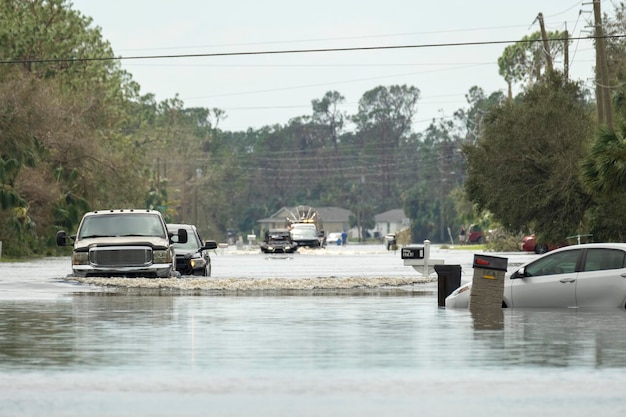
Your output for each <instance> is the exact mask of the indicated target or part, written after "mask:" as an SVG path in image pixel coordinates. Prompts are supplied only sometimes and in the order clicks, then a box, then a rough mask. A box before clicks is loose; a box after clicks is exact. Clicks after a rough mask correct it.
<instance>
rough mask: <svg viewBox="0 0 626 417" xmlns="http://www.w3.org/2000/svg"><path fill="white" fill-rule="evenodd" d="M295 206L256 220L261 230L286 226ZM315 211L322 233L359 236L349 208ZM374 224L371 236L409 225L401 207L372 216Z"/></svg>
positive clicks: (382, 234)
mask: <svg viewBox="0 0 626 417" xmlns="http://www.w3.org/2000/svg"><path fill="white" fill-rule="evenodd" d="M294 208H295V207H283V208H281V209H280V210H278V211H277V212H275V213H274V214H272V215H271V216H270V217H266V218H264V219H261V220H258V221H257V223H259V225H260V226H261V230H262V231H264V230H269V229H282V228H285V227H286V226H287V224H286V220H287V217H289V213H290V212H291V210H293V209H294ZM316 209H317V212H318V214H319V216H320V219H321V221H322V226H323V229H322V230H324V233H325V234H326V235H328V234H329V233H334V232H343V231H344V230H345V231H346V232H348V235H349V236H350V237H352V238H357V237H358V236H359V233H358V231H357V230H356V228H352V229H351V228H350V214H351V213H350V210H347V209H344V208H341V207H317V208H316ZM374 220H375V221H376V226H374V229H372V230H369V233H370V235H371V236H378V237H380V238H382V237H384V236H385V235H386V234H387V233H396V232H399V231H401V230H404V229H407V228H408V227H409V226H410V221H409V218H408V217H407V216H406V214H405V213H404V210H402V209H395V210H389V211H386V212H384V213H380V214H377V215H375V216H374Z"/></svg>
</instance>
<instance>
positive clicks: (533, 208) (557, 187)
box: [463, 72, 591, 241]
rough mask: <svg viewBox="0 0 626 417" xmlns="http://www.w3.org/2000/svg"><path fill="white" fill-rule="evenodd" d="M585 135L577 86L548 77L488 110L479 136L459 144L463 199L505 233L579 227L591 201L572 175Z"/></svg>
mask: <svg viewBox="0 0 626 417" xmlns="http://www.w3.org/2000/svg"><path fill="white" fill-rule="evenodd" d="M590 136H591V113H590V109H589V107H588V105H587V104H586V103H585V102H584V100H583V94H582V91H581V88H580V86H579V85H578V83H573V82H570V81H567V80H565V79H564V78H563V77H562V75H561V74H559V73H556V72H555V73H553V74H549V75H548V76H547V77H546V78H545V79H542V80H541V81H540V82H538V83H536V84H535V85H533V86H532V87H531V88H530V89H529V90H528V91H527V92H526V93H525V94H524V95H523V97H521V99H520V101H519V103H511V102H509V103H506V104H502V105H500V106H498V107H496V108H494V109H492V110H491V111H490V113H489V114H488V115H487V117H486V119H485V126H484V131H483V136H482V137H481V138H480V139H479V140H478V142H477V143H476V144H475V145H466V146H464V147H463V150H464V153H465V154H466V156H467V162H468V180H467V182H466V191H467V193H468V196H469V198H470V199H471V200H472V201H473V202H475V203H476V204H477V205H478V208H479V209H486V210H489V211H490V212H491V213H492V214H493V218H494V220H496V221H498V222H499V223H501V224H502V225H503V226H504V227H506V228H507V229H508V230H510V231H514V232H515V231H521V230H528V228H532V229H534V230H535V231H537V232H538V233H539V234H540V235H541V236H542V237H546V238H549V239H551V240H552V241H560V240H562V239H564V238H565V237H566V236H569V235H571V234H574V233H576V232H578V231H579V230H580V228H581V227H582V224H583V218H584V213H585V210H586V208H587V207H588V205H589V203H590V197H589V195H588V194H587V193H586V192H585V191H584V190H583V187H582V184H581V182H580V178H579V172H580V163H581V161H582V160H583V158H584V156H585V154H586V151H587V146H588V143H589V140H590Z"/></svg>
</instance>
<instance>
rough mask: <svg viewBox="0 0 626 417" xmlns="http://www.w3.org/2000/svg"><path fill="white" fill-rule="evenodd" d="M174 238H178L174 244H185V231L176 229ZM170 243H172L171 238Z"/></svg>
mask: <svg viewBox="0 0 626 417" xmlns="http://www.w3.org/2000/svg"><path fill="white" fill-rule="evenodd" d="M175 236H178V239H176V243H187V239H188V236H187V229H178V231H177V232H176V233H175ZM170 241H172V239H171V238H170Z"/></svg>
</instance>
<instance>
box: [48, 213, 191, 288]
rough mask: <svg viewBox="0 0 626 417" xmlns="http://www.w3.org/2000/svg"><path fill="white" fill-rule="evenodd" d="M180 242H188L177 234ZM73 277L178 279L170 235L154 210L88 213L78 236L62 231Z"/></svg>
mask: <svg viewBox="0 0 626 417" xmlns="http://www.w3.org/2000/svg"><path fill="white" fill-rule="evenodd" d="M176 234H177V241H178V242H181V243H184V242H186V241H187V231H186V230H178V231H177V232H176ZM71 241H73V251H72V275H74V276H76V277H112V276H125V277H146V278H169V277H173V276H176V275H177V274H176V257H175V252H174V245H173V241H172V238H171V235H169V234H168V232H167V229H166V227H165V222H164V221H163V217H162V216H161V213H160V212H158V211H155V210H135V209H129V210H126V209H125V210H98V211H91V212H89V213H86V214H85V215H84V216H83V218H82V220H81V222H80V225H79V226H78V231H77V233H76V234H75V235H68V234H67V233H66V232H65V231H63V230H59V231H58V232H57V235H56V242H57V245H59V246H69V245H72V243H71Z"/></svg>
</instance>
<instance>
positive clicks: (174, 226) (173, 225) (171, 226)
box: [165, 223, 196, 230]
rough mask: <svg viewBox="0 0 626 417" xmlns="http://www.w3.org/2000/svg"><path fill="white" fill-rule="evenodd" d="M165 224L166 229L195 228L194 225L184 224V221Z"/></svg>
mask: <svg viewBox="0 0 626 417" xmlns="http://www.w3.org/2000/svg"><path fill="white" fill-rule="evenodd" d="M165 226H167V228H168V230H169V229H188V230H192V229H196V226H195V225H193V224H185V223H168V224H166V225H165Z"/></svg>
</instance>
